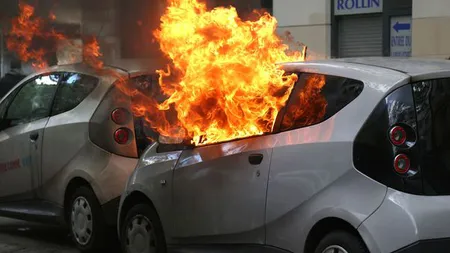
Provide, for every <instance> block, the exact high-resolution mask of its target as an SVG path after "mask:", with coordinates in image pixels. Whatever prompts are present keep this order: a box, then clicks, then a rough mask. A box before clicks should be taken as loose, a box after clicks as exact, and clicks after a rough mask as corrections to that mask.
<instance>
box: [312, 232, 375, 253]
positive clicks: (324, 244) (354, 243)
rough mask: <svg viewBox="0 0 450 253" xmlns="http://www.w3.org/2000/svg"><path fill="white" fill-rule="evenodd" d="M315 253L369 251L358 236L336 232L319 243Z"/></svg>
mask: <svg viewBox="0 0 450 253" xmlns="http://www.w3.org/2000/svg"><path fill="white" fill-rule="evenodd" d="M315 253H369V250H368V249H367V247H366V245H365V244H364V242H363V241H362V240H361V239H360V238H358V237H357V236H355V235H353V234H351V233H348V232H345V231H335V232H331V233H329V234H328V235H326V236H325V237H324V238H323V239H322V240H321V241H320V242H319V245H318V246H317V248H316V250H315Z"/></svg>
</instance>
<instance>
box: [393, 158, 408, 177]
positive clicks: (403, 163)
mask: <svg viewBox="0 0 450 253" xmlns="http://www.w3.org/2000/svg"><path fill="white" fill-rule="evenodd" d="M410 167H411V161H410V160H409V157H408V156H407V155H405V154H399V155H397V156H396V157H395V158H394V169H395V171H396V172H397V173H399V174H406V173H407V172H408V171H409V169H410Z"/></svg>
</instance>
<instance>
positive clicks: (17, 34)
mask: <svg viewBox="0 0 450 253" xmlns="http://www.w3.org/2000/svg"><path fill="white" fill-rule="evenodd" d="M55 20H56V16H55V14H54V13H49V15H48V20H44V19H43V18H41V17H37V16H35V8H34V7H33V6H31V5H29V4H25V3H22V2H20V3H19V16H17V17H15V18H14V19H13V20H12V25H11V30H10V31H9V33H8V37H7V40H6V46H7V48H8V50H9V51H11V52H15V53H16V55H17V56H18V58H19V59H20V60H21V61H23V62H31V63H32V66H33V67H34V68H35V69H38V70H39V69H43V68H46V67H48V66H47V65H48V64H47V61H46V59H45V58H46V55H47V54H48V53H49V52H50V51H56V45H55V48H44V47H37V46H36V45H33V43H34V41H35V40H40V42H48V41H53V42H56V43H62V42H66V43H67V44H66V45H73V46H75V45H74V44H73V43H72V42H71V41H70V40H69V39H68V37H67V36H66V35H65V34H62V33H59V32H57V31H55V30H54V29H48V26H47V24H48V21H55ZM33 48H35V49H33ZM82 51H83V58H84V59H85V61H86V63H87V64H89V65H91V66H93V67H95V68H101V67H103V63H102V62H101V61H100V59H99V57H101V56H102V54H101V53H100V47H99V45H98V42H97V40H96V38H92V39H91V40H88V41H87V42H86V43H85V44H84V45H83V48H82ZM71 58H73V59H75V58H76V57H75V56H72V57H71Z"/></svg>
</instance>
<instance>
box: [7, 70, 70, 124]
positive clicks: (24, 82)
mask: <svg viewBox="0 0 450 253" xmlns="http://www.w3.org/2000/svg"><path fill="white" fill-rule="evenodd" d="M61 73H62V71H53V72H51V71H50V72H44V73H40V74H37V75H34V76H32V77H30V78H28V79H26V78H24V79H22V81H20V82H22V83H20V82H19V83H20V84H17V85H18V87H15V88H13V89H12V90H11V91H10V92H9V93H8V94H7V95H6V96H5V97H4V99H3V100H2V101H1V103H3V102H4V101H5V100H7V99H8V98H9V96H12V98H11V100H9V101H8V102H7V105H6V109H5V111H4V113H3V115H0V122H2V121H3V120H5V117H6V115H7V113H8V111H9V108H10V107H11V104H12V103H13V101H14V100H15V99H16V97H17V95H18V94H19V93H20V91H21V90H22V89H23V88H24V87H25V86H26V85H28V84H30V82H33V81H35V80H36V79H38V78H40V77H42V76H48V75H59V76H60V79H59V80H58V83H57V84H56V86H57V88H56V89H57V90H58V88H59V83H60V81H61ZM57 90H56V91H55V94H53V98H52V99H51V104H50V111H49V113H48V116H47V117H44V118H49V117H50V115H51V111H52V110H51V109H52V107H53V103H54V101H55V96H56V92H57ZM41 119H43V118H41ZM41 119H35V120H31V121H27V122H23V123H20V124H15V125H8V126H6V127H1V128H0V131H4V130H6V129H9V128H12V127H16V126H20V125H23V124H29V123H32V122H34V121H38V120H41ZM2 125H3V123H2Z"/></svg>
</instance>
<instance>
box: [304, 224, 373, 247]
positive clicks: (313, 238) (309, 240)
mask: <svg viewBox="0 0 450 253" xmlns="http://www.w3.org/2000/svg"><path fill="white" fill-rule="evenodd" d="M336 230H342V231H346V232H349V233H351V234H354V235H356V236H358V237H359V238H360V239H361V240H363V241H364V239H363V238H362V236H361V235H360V234H359V232H358V230H357V228H356V227H354V226H353V225H352V224H351V223H350V222H348V221H346V220H344V219H341V218H338V217H326V218H323V219H321V220H319V221H318V222H316V223H315V224H314V226H312V228H311V229H310V230H309V232H308V235H307V236H306V240H305V246H304V252H305V253H310V252H314V250H315V248H316V247H317V245H318V244H319V242H320V240H321V239H322V238H323V237H324V236H325V235H327V234H328V233H330V232H332V231H336Z"/></svg>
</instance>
